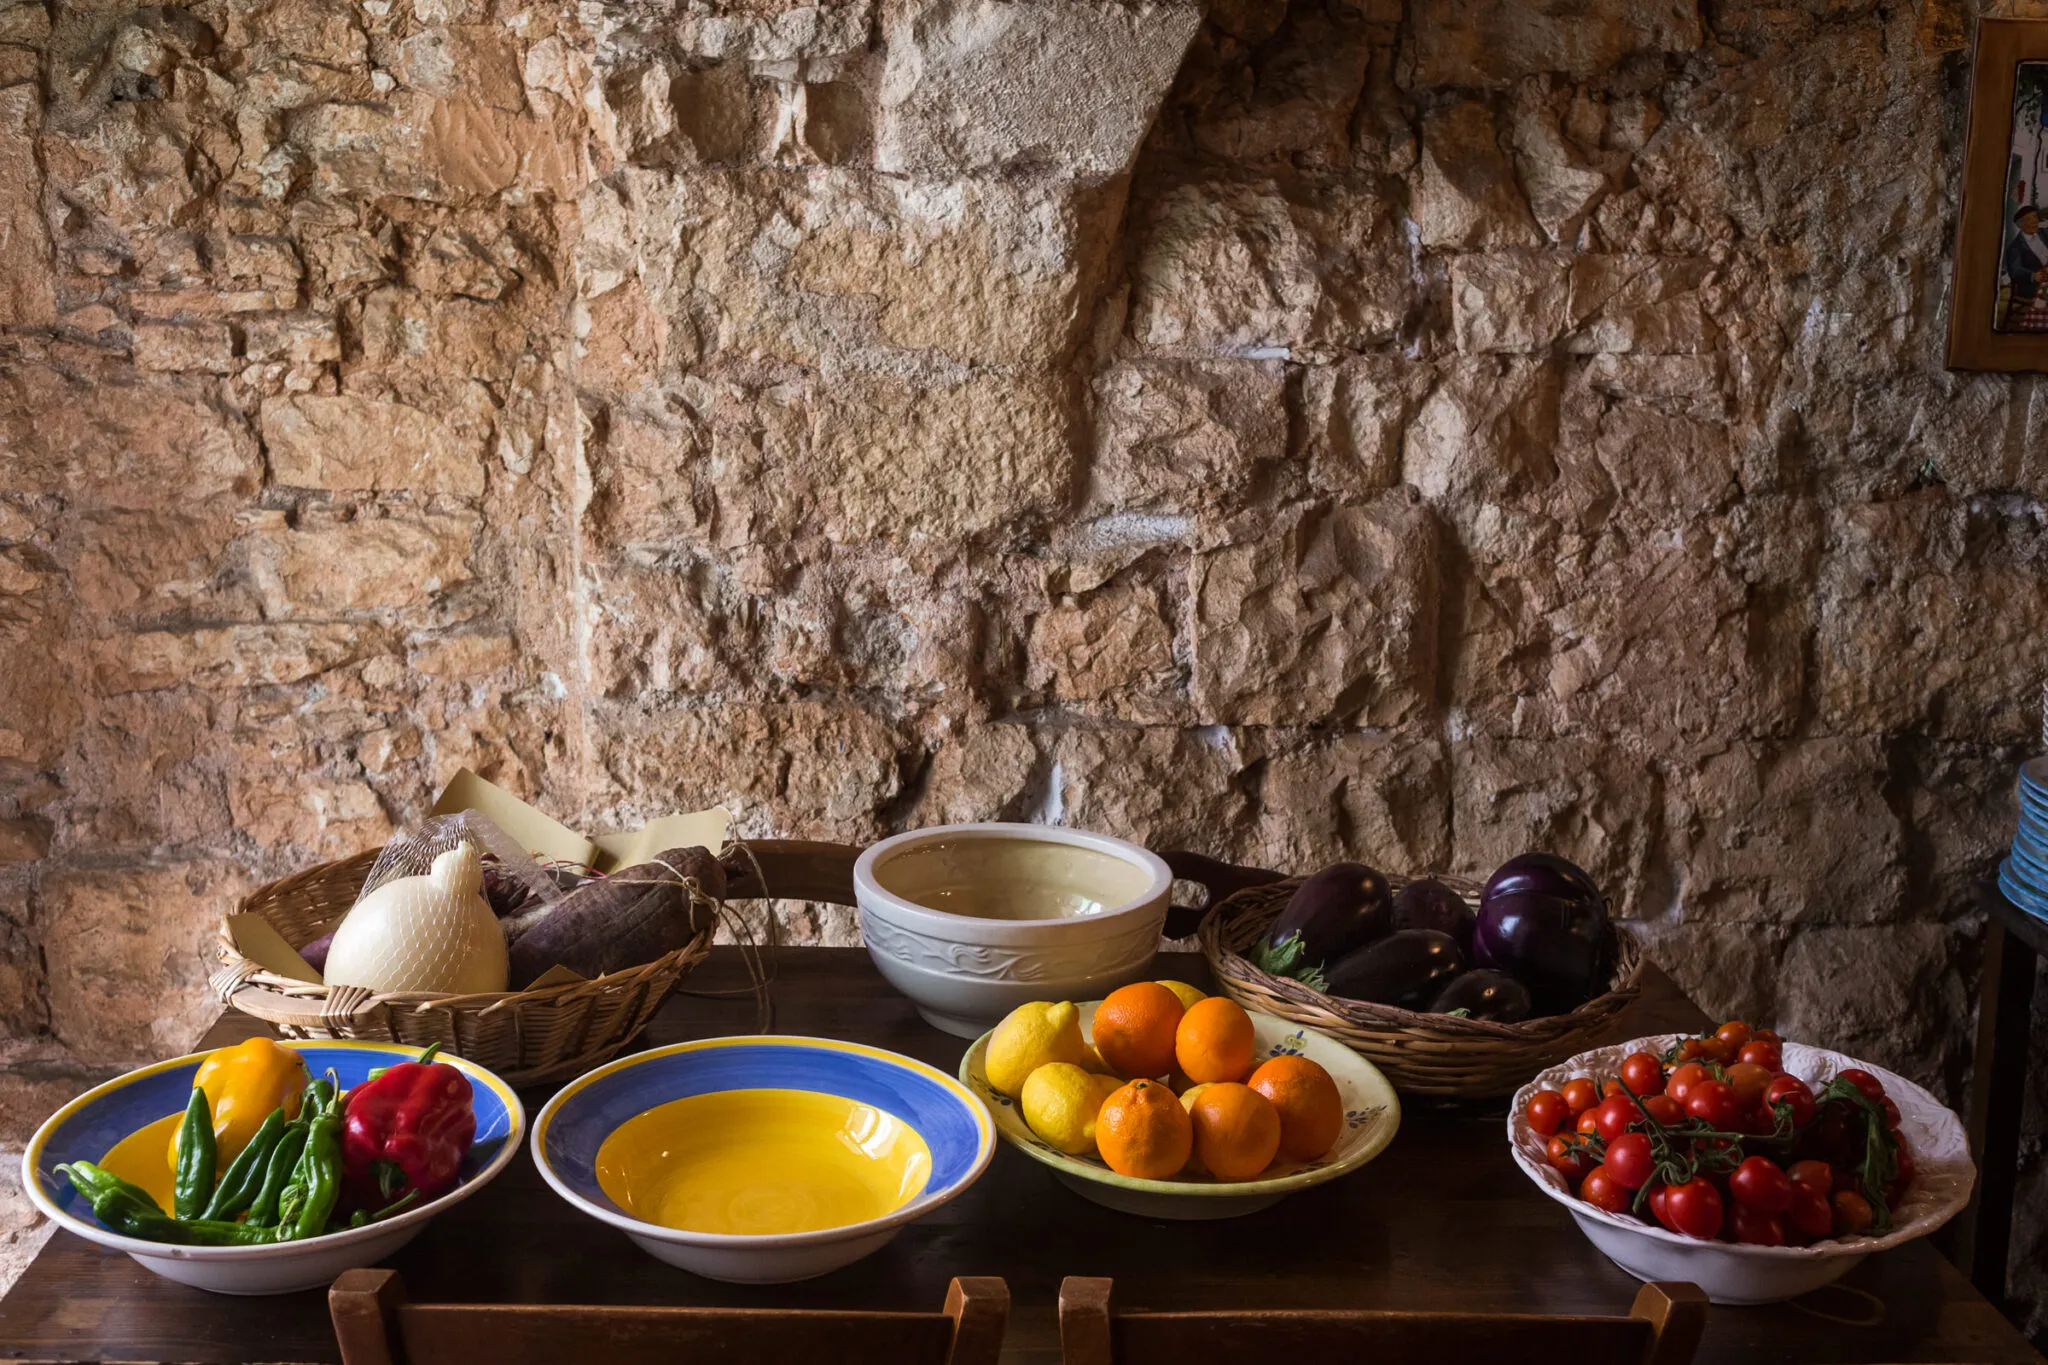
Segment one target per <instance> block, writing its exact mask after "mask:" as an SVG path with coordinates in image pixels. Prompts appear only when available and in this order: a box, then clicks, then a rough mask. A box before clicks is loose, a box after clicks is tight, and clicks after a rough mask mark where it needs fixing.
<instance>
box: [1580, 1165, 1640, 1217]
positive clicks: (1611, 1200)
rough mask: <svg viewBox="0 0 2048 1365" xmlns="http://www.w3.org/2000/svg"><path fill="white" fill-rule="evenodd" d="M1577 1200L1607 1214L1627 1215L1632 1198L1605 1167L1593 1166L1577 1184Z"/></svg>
mask: <svg viewBox="0 0 2048 1365" xmlns="http://www.w3.org/2000/svg"><path fill="white" fill-rule="evenodd" d="M1579 1198H1581V1199H1583V1200H1585V1201H1586V1202H1587V1203H1588V1204H1591V1205H1592V1206H1593V1207H1594V1208H1596V1209H1605V1210H1607V1211H1608V1212H1609V1213H1627V1212H1628V1206H1629V1204H1630V1203H1631V1202H1632V1201H1633V1199H1634V1196H1633V1195H1632V1194H1631V1193H1630V1192H1629V1190H1627V1189H1626V1188H1625V1187H1623V1185H1622V1183H1621V1182H1620V1181H1618V1180H1616V1179H1615V1178H1614V1176H1613V1174H1612V1173H1611V1172H1610V1171H1608V1169H1607V1168H1606V1167H1605V1166H1595V1167H1594V1168H1593V1169H1592V1170H1590V1171H1588V1172H1586V1178H1585V1179H1584V1180H1582V1181H1580V1182H1579Z"/></svg>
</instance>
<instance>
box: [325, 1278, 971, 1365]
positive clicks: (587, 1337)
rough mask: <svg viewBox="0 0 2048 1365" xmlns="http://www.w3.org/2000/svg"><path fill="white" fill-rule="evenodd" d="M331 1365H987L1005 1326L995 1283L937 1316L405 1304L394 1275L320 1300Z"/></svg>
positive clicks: (359, 1282)
mask: <svg viewBox="0 0 2048 1365" xmlns="http://www.w3.org/2000/svg"><path fill="white" fill-rule="evenodd" d="M327 1307H328V1311H329V1312H330V1313H331V1314H332V1315H333V1318H334V1336H335V1340H336V1341H337V1342H339V1343H340V1346H341V1359H342V1365H444V1363H446V1362H466V1361H478V1360H488V1361H490V1362H492V1365H577V1362H582V1361H590V1362H596V1363H597V1365H674V1362H677V1361H687V1362H690V1365H717V1363H719V1362H728V1361H729V1362H732V1363H733V1365H741V1363H742V1362H745V1363H746V1365H754V1363H755V1362H760V1365H827V1362H830V1363H831V1365H996V1356H997V1354H998V1353H999V1352H1000V1351H1001V1350H1002V1345H1003V1328H1004V1326H1005V1325H1006V1324H1007V1323H1008V1321H1009V1317H1010V1290H1009V1287H1008V1286H1007V1285H1005V1284H1004V1283H1003V1282H1002V1281H1001V1280H1000V1279H993V1278H971V1279H957V1280H954V1281H953V1283H952V1284H951V1285H950V1286H948V1287H947V1289H946V1306H945V1309H944V1310H943V1311H941V1312H937V1313H857V1312H811V1311H797V1310H789V1311H784V1310H781V1309H772V1308H766V1309H763V1308H609V1307H577V1306H573V1305H566V1304H468V1303H408V1302H407V1301H406V1297H405V1286H404V1284H403V1283H402V1282H401V1281H400V1280H399V1278H398V1272H397V1271H395V1270H350V1271H347V1272H345V1273H344V1274H343V1275H342V1276H341V1278H340V1279H338V1280H336V1281H335V1282H334V1285H333V1287H332V1288H330V1289H329V1290H328V1291H327Z"/></svg>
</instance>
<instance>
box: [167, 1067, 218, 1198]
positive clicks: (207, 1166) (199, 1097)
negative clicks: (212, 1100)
mask: <svg viewBox="0 0 2048 1365" xmlns="http://www.w3.org/2000/svg"><path fill="white" fill-rule="evenodd" d="M171 1188H172V1190H173V1191H174V1192H175V1195H176V1199H175V1204H176V1207H175V1209H174V1210H173V1211H174V1212H175V1213H176V1214H177V1215H178V1217H180V1218H197V1217H198V1216H199V1215H200V1214H201V1213H203V1212H204V1211H205V1209H206V1205H207V1203H208V1201H210V1200H211V1199H212V1198H213V1109H212V1108H211V1106H209V1105H208V1104H207V1100H206V1092H205V1091H204V1090H200V1089H197V1088H195V1089H194V1090H193V1091H192V1098H191V1099H190V1100H188V1101H186V1103H185V1122H184V1125H183V1126H182V1127H181V1128H179V1129H178V1172H177V1179H176V1181H175V1183H174V1184H173V1185H172V1187H171Z"/></svg>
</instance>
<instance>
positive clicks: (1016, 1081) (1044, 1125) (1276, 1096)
mask: <svg viewBox="0 0 2048 1365" xmlns="http://www.w3.org/2000/svg"><path fill="white" fill-rule="evenodd" d="M960 1079H961V1080H962V1081H965V1082H966V1083H967V1087H968V1089H970V1090H972V1091H973V1092H974V1093H975V1095H976V1096H978V1097H979V1098H980V1099H981V1101H982V1103H983V1104H985V1105H987V1106H988V1111H989V1114H990V1115H991V1117H993V1118H994V1119H995V1124H996V1133H997V1136H999V1137H1001V1138H1002V1139H1003V1140H1004V1141H1005V1142H1007V1143H1009V1144H1010V1145H1011V1146H1013V1147H1015V1148H1017V1149H1018V1150H1019V1151H1021V1152H1023V1153H1024V1154H1025V1155H1026V1156H1029V1157H1031V1158H1032V1159H1033V1160H1036V1161H1039V1162H1042V1163H1043V1164H1045V1165H1046V1166H1049V1167H1051V1168H1052V1172H1053V1174H1054V1176H1056V1177H1057V1178H1058V1179H1059V1180H1060V1181H1061V1182H1062V1183H1064V1184H1066V1185H1067V1186H1068V1187H1070V1188H1071V1189H1073V1190H1074V1191H1076V1192H1077V1193H1079V1194H1081V1195H1082V1196H1084V1197H1086V1198H1088V1199H1092V1200H1094V1201H1095V1202H1096V1203H1098V1204H1102V1205H1104V1206H1106V1207H1108V1208H1112V1209H1117V1210H1120V1211H1122V1212H1124V1213H1135V1214H1139V1215H1142V1216H1145V1217H1150V1218H1178V1219H1197V1218H1235V1217H1238V1216H1240V1215H1242V1214H1247V1213H1255V1212H1257V1211H1258V1210H1260V1209H1263V1208H1266V1207H1268V1206H1269V1205H1272V1204H1274V1203H1277V1202H1279V1201H1280V1200H1282V1199H1284V1198H1286V1197H1287V1196H1288V1195H1290V1194H1293V1193H1294V1192H1295V1191H1297V1190H1304V1189H1308V1188H1309V1187H1311V1186H1314V1185H1320V1184H1322V1183H1323V1182H1325V1181H1328V1180H1335V1179H1336V1178H1337V1177H1338V1176H1341V1175H1344V1174H1346V1173H1347V1172H1350V1171H1354V1170H1356V1169H1358V1168H1359V1167H1360V1166H1363V1165H1364V1164H1365V1163H1366V1162H1368V1161H1370V1160H1372V1159H1373V1158H1374V1157H1375V1156H1378V1155H1379V1154H1380V1152H1381V1151H1383V1150H1385V1148H1386V1145H1387V1144H1388V1143H1389V1142H1391V1141H1393V1138H1394V1133H1395V1132H1396V1130H1398V1129H1399V1128H1400V1126H1401V1102H1400V1100H1399V1099H1398V1098H1396V1096H1395V1094H1394V1087H1393V1086H1392V1085H1390V1084H1389V1083H1388V1081H1387V1078H1386V1077H1385V1076H1383V1075H1381V1074H1380V1071H1379V1069H1378V1068H1377V1067H1375V1066H1374V1065H1373V1064H1372V1063H1371V1062H1368V1061H1366V1060H1365V1059H1364V1058H1363V1057H1360V1056H1359V1055H1358V1054H1357V1053H1355V1052H1353V1051H1351V1049H1349V1048H1347V1047H1345V1046H1344V1045H1343V1044H1341V1043H1337V1042H1334V1041H1332V1040H1331V1039H1329V1038H1326V1037H1324V1036H1323V1035H1322V1034H1320V1033H1317V1032H1315V1031H1314V1030H1313V1029H1306V1028H1303V1027H1301V1026H1300V1025H1299V1024H1295V1023H1291V1022H1289V1021H1288V1020H1285V1019H1279V1018H1275V1017H1274V1016H1272V1015H1270V1014H1252V1013H1248V1012H1246V1011H1245V1009H1244V1008H1243V1007H1242V1006H1240V1005H1238V1004H1237V1003H1236V1002H1235V1001H1233V1000H1229V999H1226V998H1224V997H1222V996H1206V995H1204V994H1203V993H1202V992H1201V991H1199V990H1196V989H1195V988H1194V987H1193V986H1189V985H1187V984H1185V983H1184V982H1178V981H1140V982H1136V983H1134V984H1132V985H1129V986H1125V987H1123V988H1122V989H1121V990H1117V991H1113V992H1111V993H1110V994H1109V996H1108V997H1106V998H1105V999H1102V1000H1089V1001H1082V1002H1079V1003H1076V1002H1074V1001H1067V1000H1061V1001H1033V1002H1031V1003H1029V1004H1025V1005H1020V1006H1019V1007H1018V1008H1016V1009H1015V1010H1012V1011H1011V1012H1010V1014H1009V1015H1008V1016H1007V1017H1006V1018H1005V1019H1004V1020H1003V1021H1002V1022H1001V1023H1000V1024H998V1025H997V1026H996V1027H995V1028H994V1029H992V1030H990V1031H989V1032H988V1033H986V1034H983V1035H982V1036H981V1037H980V1038H978V1039H976V1040H975V1042H974V1044H973V1046H971V1047H969V1048H968V1049H967V1055H966V1056H965V1057H963V1058H962V1059H961V1061H960Z"/></svg>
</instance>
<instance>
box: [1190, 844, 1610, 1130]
mask: <svg viewBox="0 0 2048 1365" xmlns="http://www.w3.org/2000/svg"><path fill="white" fill-rule="evenodd" d="M1198 934H1199V938H1200V942H1201V945H1202V950H1203V952H1204V953H1205V954H1206V955H1207V957H1208V959H1209V964H1210V966H1211V968H1212V969H1213V970H1214V971H1215V973H1216V978H1217V980H1218V982H1219V983H1221V985H1222V986H1223V989H1224V990H1225V992H1226V993H1228V994H1229V995H1230V996H1231V997H1232V998H1233V999H1235V1000H1236V1001H1237V1002H1238V1003H1239V1004H1241V1005H1243V1006H1244V1007H1245V1008H1247V1009H1252V1010H1258V1011H1262V1012H1264V1013H1268V1014H1274V1015H1278V1016H1280V1017H1281V1018H1285V1019H1290V1020H1293V1021H1295V1022H1297V1023H1301V1024H1306V1025H1308V1026H1310V1027H1313V1028H1316V1029H1318V1030H1320V1031H1322V1032H1325V1033H1328V1034H1329V1035H1331V1036H1332V1037H1334V1038H1337V1039H1339V1040H1340V1041H1342V1042H1344V1043H1346V1044H1347V1045H1349V1046H1350V1047H1351V1048H1352V1049H1353V1050H1354V1051H1356V1052H1358V1053H1359V1054H1361V1055H1362V1056H1365V1057H1366V1058H1368V1059H1369V1060H1371V1061H1372V1062H1373V1063H1374V1064H1376V1065H1377V1066H1379V1067H1380V1069H1381V1070H1382V1071H1384V1072H1385V1073H1386V1074H1387V1077H1388V1079H1389V1080H1391V1081H1392V1082H1393V1083H1394V1085H1395V1086H1396V1088H1398V1089H1400V1090H1401V1091H1403V1092H1405V1093H1409V1094H1417V1095H1437V1096H1460V1097H1479V1096H1492V1095H1504V1094H1508V1093H1510V1092H1512V1091H1513V1090H1514V1089H1515V1088H1516V1087H1517V1086H1519V1085H1521V1084H1522V1083H1523V1082H1524V1081H1526V1080H1528V1078H1529V1077H1530V1076H1532V1075H1534V1074H1535V1073H1536V1072H1538V1071H1540V1070H1542V1069H1543V1068H1544V1067H1546V1066H1550V1065H1554V1064H1555V1063H1557V1062H1559V1061H1562V1060H1563V1059H1564V1058H1566V1057H1569V1056H1572V1055H1573V1054H1574V1053H1576V1052H1579V1051H1582V1050H1584V1049H1585V1047H1587V1046H1589V1045H1590V1044H1591V1043H1592V1042H1593V1041H1595V1040H1596V1039H1597V1038H1598V1037H1599V1036H1600V1035H1601V1033H1602V1031H1603V1030H1604V1028H1605V1026H1606V1025H1607V1024H1608V1022H1609V1021H1610V1020H1611V1019H1612V1018H1613V1017H1614V1015H1615V1014H1617V1013H1619V1012H1620V1010H1621V1009H1622V1008H1623V1007H1624V1006H1625V1005H1626V1004H1627V1003H1628V1002H1629V1001H1630V1000H1632V999H1634V998H1635V996H1636V994H1637V993H1638V989H1639V987H1638V978H1639V976H1640V973H1641V970H1642V966H1643V956H1642V952H1641V949H1640V946H1639V945H1638V944H1637V943H1636V941H1635V939H1634V938H1633V937H1632V936H1631V935H1630V934H1629V933H1627V932H1626V930H1625V929H1623V928H1622V927H1621V926H1620V925H1618V924H1617V923H1616V922H1615V921H1614V918H1613V916H1612V914H1611V912H1610V906H1609V902H1608V899H1607V897H1606V896H1605V895H1604V894H1602V892H1601V890H1600V888H1599V886H1598V885H1597V883H1595V881H1594V880H1593V879H1592V878H1591V877H1590V876H1588V875H1587V873H1586V872H1585V871H1584V870H1583V869H1581V868H1579V867H1577V866H1576V865H1574V864H1573V863H1571V862H1569V861H1567V860H1566V859H1564V858H1561V857H1558V856H1556V855H1554V854H1549V853H1525V854H1522V855H1520V856H1518V857H1515V858H1511V859H1509V860H1508V861H1507V862H1505V863H1503V864H1501V866H1500V867H1499V868H1497V869H1496V870H1495V871H1494V872H1493V873H1492V875H1491V876H1489V877H1488V878H1487V879H1486V880H1485V881H1484V882H1479V881H1475V880H1472V879H1469V878H1464V877H1457V876H1450V875H1442V874H1437V875H1429V876H1406V875H1400V874H1385V873H1382V872H1380V871H1379V870H1377V869H1375V868H1372V867H1369V866H1367V865H1365V864H1363V863H1355V862H1345V863H1337V864H1334V865H1332V866H1330V867H1326V868H1324V869H1322V870H1321V871H1319V872H1317V873H1315V874H1314V875H1312V876H1308V877H1301V878H1286V879H1281V880H1276V881H1270V882H1266V883H1264V884H1262V885H1257V886H1252V887H1249V888H1247V889H1244V890H1239V891H1237V892H1235V893H1234V894H1232V895H1230V896H1228V897H1226V898H1224V899H1223V900H1221V901H1220V902H1219V903H1217V904H1215V905H1214V906H1212V908H1211V909H1210V910H1209V912H1208V914H1207V915H1206V916H1205V917H1204V918H1203V920H1202V923H1201V927H1200V929H1199V931H1198Z"/></svg>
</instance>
